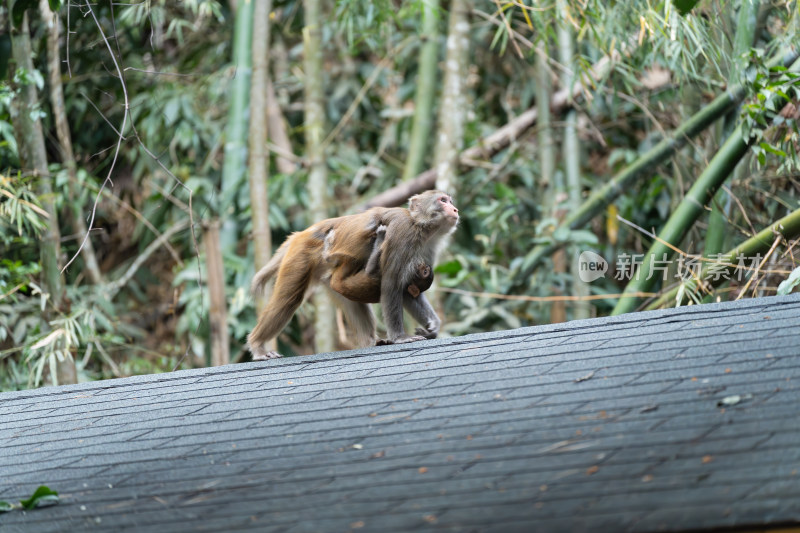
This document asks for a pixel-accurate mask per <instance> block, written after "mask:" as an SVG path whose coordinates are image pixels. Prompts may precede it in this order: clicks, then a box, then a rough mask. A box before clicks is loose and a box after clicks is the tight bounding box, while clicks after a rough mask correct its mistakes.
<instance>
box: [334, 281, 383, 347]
mask: <svg viewBox="0 0 800 533" xmlns="http://www.w3.org/2000/svg"><path fill="white" fill-rule="evenodd" d="M328 292H329V293H330V294H331V296H332V297H333V301H334V302H335V303H336V305H337V306H339V308H340V309H341V310H342V312H343V313H344V316H345V320H346V321H347V325H348V329H350V332H351V333H352V334H353V336H354V337H355V339H356V345H357V346H358V347H359V348H365V347H367V346H372V344H373V343H374V342H375V315H374V314H373V313H372V308H371V307H370V306H369V304H366V303H359V302H354V301H352V300H348V299H347V298H345V297H344V296H342V295H341V294H338V293H336V292H334V291H328Z"/></svg>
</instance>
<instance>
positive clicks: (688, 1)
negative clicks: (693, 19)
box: [673, 0, 699, 16]
mask: <svg viewBox="0 0 800 533" xmlns="http://www.w3.org/2000/svg"><path fill="white" fill-rule="evenodd" d="M698 2H699V0H675V1H674V2H673V4H674V5H675V7H677V8H678V12H679V13H680V14H681V15H682V16H686V15H688V14H689V12H690V11H691V10H692V9H694V6H696V5H697V4H698Z"/></svg>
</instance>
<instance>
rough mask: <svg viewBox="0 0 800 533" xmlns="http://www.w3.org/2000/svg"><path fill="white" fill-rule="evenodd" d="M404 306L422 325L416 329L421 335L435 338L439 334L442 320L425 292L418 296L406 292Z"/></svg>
mask: <svg viewBox="0 0 800 533" xmlns="http://www.w3.org/2000/svg"><path fill="white" fill-rule="evenodd" d="M403 307H405V308H406V310H407V311H408V312H409V313H410V314H411V316H413V317H414V320H416V321H417V322H419V324H420V326H422V327H419V328H417V330H416V331H415V333H416V334H417V335H421V336H423V337H425V338H426V339H435V338H436V337H437V336H438V335H439V329H441V327H442V321H441V319H440V318H439V317H438V316H437V315H436V311H435V310H434V309H433V306H432V305H431V304H430V302H429V301H428V299H427V298H425V295H424V294H420V295H419V296H418V297H417V298H414V297H413V295H409V294H404V295H403Z"/></svg>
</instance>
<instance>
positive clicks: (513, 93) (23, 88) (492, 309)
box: [0, 0, 800, 390]
mask: <svg viewBox="0 0 800 533" xmlns="http://www.w3.org/2000/svg"><path fill="white" fill-rule="evenodd" d="M798 28H800V21H798V7H797V2H796V1H781V0H776V1H773V2H759V1H753V0H713V1H707V0H702V1H697V0H666V1H656V2H650V1H641V0H622V1H607V0H579V1H566V0H555V1H554V2H549V3H540V2H532V3H531V2H529V1H528V0H521V1H519V0H514V1H501V0H495V1H487V0H450V1H445V0H419V1H413V2H399V1H392V0H374V1H372V2H364V1H363V0H336V1H334V2H321V1H319V0H302V1H278V0H274V1H269V0H255V1H253V2H248V1H245V0H239V1H236V0H230V1H224V0H184V1H182V2H168V1H166V0H150V1H147V2H131V3H130V4H127V3H124V2H116V3H111V2H105V1H101V2H93V3H88V2H80V1H65V0H41V1H36V0H8V1H7V2H4V3H3V4H2V6H1V7H0V389H2V390H13V389H19V388H26V387H32V386H39V385H42V384H52V383H58V384H63V383H71V382H76V381H86V380H94V379H102V378H110V377H116V376H127V375H132V374H138V373H151V372H162V371H169V370H172V369H173V368H176V367H178V368H189V367H197V366H205V365H209V364H224V363H226V362H229V361H231V362H236V361H243V360H247V357H248V356H247V354H246V352H245V348H244V342H245V337H246V334H247V333H248V331H249V330H250V329H251V328H252V326H253V325H254V324H255V319H256V306H257V305H261V304H262V303H261V302H259V301H254V300H253V298H252V297H251V296H250V295H249V293H248V286H249V283H250V280H251V278H252V276H253V273H254V271H255V270H256V269H257V268H258V267H260V266H261V265H263V264H264V262H265V261H266V258H268V257H269V253H270V251H271V249H274V248H275V247H277V245H278V244H280V242H282V241H283V239H284V238H285V237H286V236H287V235H288V234H289V233H290V232H292V231H296V230H300V229H303V228H305V227H306V226H308V225H309V224H310V223H312V222H313V221H314V220H316V219H320V218H322V217H325V216H334V215H339V214H344V213H348V212H355V211H356V210H357V209H360V208H363V206H365V205H399V204H402V203H403V202H404V201H405V200H406V199H407V197H408V196H409V194H410V193H411V192H414V191H422V190H425V189H428V188H433V187H434V186H438V187H444V188H447V190H448V191H450V192H451V193H452V194H453V196H454V198H455V200H456V204H457V205H458V206H459V207H460V209H461V213H462V223H461V225H460V228H459V230H458V231H457V232H456V234H455V235H454V239H453V243H452V245H451V246H450V248H449V250H448V251H447V252H445V254H444V255H443V257H442V258H441V263H440V265H439V266H438V268H437V272H438V274H437V286H436V288H435V289H434V291H433V293H432V294H433V295H434V296H433V297H434V301H435V302H436V305H437V306H438V308H439V309H441V312H442V313H443V315H444V321H445V326H444V334H446V335H463V334H466V333H471V332H480V331H487V330H498V329H508V328H516V327H520V326H526V325H534V324H543V323H550V322H562V321H565V320H570V319H575V318H587V317H591V316H602V315H608V314H612V313H613V314H618V313H622V312H629V311H633V310H636V309H643V308H647V307H655V306H674V305H680V304H684V305H685V304H687V303H699V302H702V301H717V300H729V299H736V298H741V297H753V296H762V295H772V294H775V293H776V292H781V293H788V292H791V291H792V290H794V288H795V287H796V286H797V285H798V282H800V271H798V270H795V269H796V267H797V259H798V256H800V252H798V246H797V239H798V235H800V216H799V214H800V202H799V200H800V180H799V178H800V170H799V169H800V165H799V164H798V163H800V158H798V143H799V142H800V137H798V127H797V120H798V117H799V116H800V111H798V107H800V105H799V104H798V101H799V100H800V83H798V77H797V74H796V71H797V70H798V67H799V66H800V65H799V64H798V62H797V61H796V58H797V50H796V47H797V43H798V42H800V41H798ZM265 185H266V186H265ZM87 234H88V238H87ZM586 250H591V251H594V252H595V253H597V254H599V255H600V256H601V257H603V258H604V259H605V260H606V261H607V262H608V271H607V272H606V275H605V277H603V278H600V279H598V280H597V281H594V282H592V283H585V282H583V281H581V279H580V276H579V274H580V265H579V263H578V261H577V257H578V254H579V253H580V252H582V251H586ZM664 254H666V255H664ZM665 258H666V259H668V260H669V261H668V262H663V260H664V259H665ZM692 261H694V262H695V263H696V264H698V265H699V266H700V267H702V270H699V269H695V270H694V271H691V270H690V271H689V272H690V274H691V273H692V272H693V273H694V275H687V274H686V272H687V270H686V269H685V268H683V267H685V266H686V265H687V264H688V263H691V262H692ZM639 263H641V272H640V274H642V275H640V276H638V278H639V279H638V281H637V280H636V279H635V278H636V276H631V275H632V274H635V271H634V270H630V269H629V268H628V267H630V266H631V265H637V264H639ZM737 266H738V267H745V268H744V269H742V268H739V269H736V268H735V267H737ZM653 268H655V271H656V272H658V273H659V275H657V276H646V275H645V274H646V273H647V272H648V271H649V270H648V269H653ZM659 269H661V270H666V272H667V276H666V278H665V279H664V278H663V276H662V275H661V273H660V270H659ZM793 271H794V272H793ZM631 277H633V278H634V279H633V280H632V281H631V280H630V279H629V278H631ZM645 278H649V279H645ZM779 284H782V285H780V289H779ZM623 294H624V297H623V296H621V295H623ZM349 346H350V344H349V340H348V338H347V335H346V333H345V331H344V329H343V326H342V322H341V317H339V316H337V315H336V312H335V310H334V309H332V308H331V307H330V304H329V302H327V301H326V299H325V298H324V297H315V298H313V299H312V301H310V302H309V303H306V304H305V305H304V306H303V307H302V308H301V312H300V313H298V315H297V316H296V317H295V318H294V319H293V320H292V322H291V324H290V326H289V327H287V329H286V330H285V331H284V333H283V334H282V336H281V337H280V338H279V349H280V350H281V351H282V353H284V354H287V355H291V354H307V353H313V352H315V351H326V350H334V349H344V348H348V347H349Z"/></svg>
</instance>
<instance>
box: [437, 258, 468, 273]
mask: <svg viewBox="0 0 800 533" xmlns="http://www.w3.org/2000/svg"><path fill="white" fill-rule="evenodd" d="M461 268H462V267H461V263H459V262H458V261H456V260H455V259H453V260H452V261H448V262H447V263H442V264H441V265H439V266H437V267H436V268H435V269H434V272H437V273H439V274H448V275H451V276H452V275H454V274H458V273H459V272H460V271H461Z"/></svg>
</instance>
